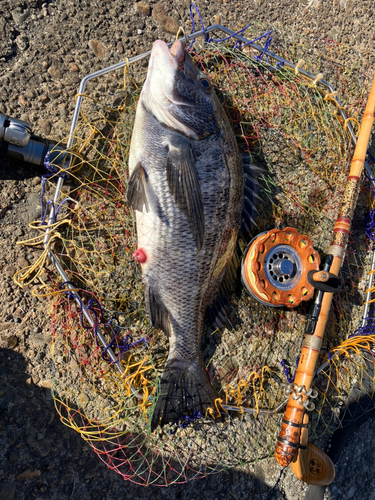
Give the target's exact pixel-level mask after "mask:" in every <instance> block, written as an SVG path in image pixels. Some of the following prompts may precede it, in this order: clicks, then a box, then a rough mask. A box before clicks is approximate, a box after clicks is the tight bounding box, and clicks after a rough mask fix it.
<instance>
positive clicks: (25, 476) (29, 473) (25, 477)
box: [17, 469, 42, 481]
mask: <svg viewBox="0 0 375 500" xmlns="http://www.w3.org/2000/svg"><path fill="white" fill-rule="evenodd" d="M41 475H42V473H41V472H40V470H31V469H27V470H25V472H22V474H20V475H19V476H18V477H17V479H19V480H20V481H31V480H32V479H36V478H37V477H40V476H41Z"/></svg>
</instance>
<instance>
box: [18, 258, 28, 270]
mask: <svg viewBox="0 0 375 500" xmlns="http://www.w3.org/2000/svg"><path fill="white" fill-rule="evenodd" d="M17 265H18V266H19V267H20V268H21V269H23V268H24V267H27V266H29V265H30V262H29V261H28V260H26V259H24V258H23V257H20V258H19V259H17Z"/></svg>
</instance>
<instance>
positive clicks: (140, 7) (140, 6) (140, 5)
mask: <svg viewBox="0 0 375 500" xmlns="http://www.w3.org/2000/svg"><path fill="white" fill-rule="evenodd" d="M135 8H136V9H137V11H138V12H142V14H144V15H145V16H149V15H150V14H151V7H150V4H148V3H147V2H137V3H136V4H135Z"/></svg>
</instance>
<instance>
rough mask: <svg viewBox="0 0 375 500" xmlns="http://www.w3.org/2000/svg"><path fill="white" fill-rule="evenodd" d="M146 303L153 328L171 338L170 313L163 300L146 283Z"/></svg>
mask: <svg viewBox="0 0 375 500" xmlns="http://www.w3.org/2000/svg"><path fill="white" fill-rule="evenodd" d="M145 302H146V309H147V312H148V316H149V319H150V322H151V325H152V326H153V328H159V329H160V330H163V332H164V333H165V334H166V335H167V336H168V337H169V336H170V335H171V333H172V328H171V322H170V318H169V313H168V311H167V309H166V308H165V306H164V304H163V303H162V302H161V300H160V299H159V298H158V297H157V296H156V295H155V294H154V292H153V290H152V288H151V287H150V285H149V284H148V283H145Z"/></svg>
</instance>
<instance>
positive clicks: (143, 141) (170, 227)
mask: <svg viewBox="0 0 375 500" xmlns="http://www.w3.org/2000/svg"><path fill="white" fill-rule="evenodd" d="M129 169H130V178H129V185H128V193H127V200H128V203H129V205H130V206H131V207H132V208H133V209H134V210H135V211H136V212H135V213H136V222H137V236H138V250H137V252H136V254H135V255H136V258H138V260H139V262H140V263H141V265H142V273H143V281H144V284H145V300H146V307H147V310H148V314H149V317H150V320H151V323H152V325H153V326H154V327H155V328H160V329H162V330H163V331H164V332H165V333H166V334H167V335H168V336H169V343H170V350H169V355H168V359H167V362H166V365H165V368H164V371H163V373H162V376H161V379H160V382H159V387H158V392H157V401H156V403H155V408H154V413H153V417H152V422H151V428H152V429H155V427H156V426H157V425H158V424H160V425H164V424H166V423H170V422H174V421H175V420H177V419H178V418H179V417H181V416H182V415H193V414H194V412H196V411H200V412H201V413H202V414H203V415H204V414H205V412H206V409H207V407H209V406H210V407H213V408H214V402H215V399H216V397H217V395H216V393H215V391H214V389H213V387H212V385H211V383H210V380H209V377H208V374H207V372H206V370H205V367H204V364H203V360H202V354H201V349H200V346H201V335H202V330H203V320H204V315H205V312H206V310H207V308H208V306H210V304H211V303H212V302H213V301H214V299H215V296H216V295H217V293H218V290H219V287H220V284H221V282H222V280H223V277H224V274H225V271H226V268H227V267H228V264H229V263H230V261H231V258H232V255H233V252H234V249H235V245H236V240H237V234H238V230H239V227H240V221H241V211H242V206H243V191H244V174H243V168H242V163H241V160H240V156H239V152H238V147H237V143H236V140H235V137H234V134H233V132H232V129H231V126H230V124H229V121H228V118H227V116H226V114H225V113H224V111H223V109H222V107H221V105H220V103H219V101H218V99H217V97H216V95H215V92H214V91H213V89H212V87H211V85H210V83H209V81H208V79H207V77H206V76H205V74H204V73H202V72H201V71H199V70H198V69H197V68H196V66H195V65H194V63H193V62H192V60H191V58H190V56H189V54H188V53H187V51H186V50H185V47H184V45H183V44H182V43H181V42H179V41H176V42H175V43H174V44H173V46H172V47H171V49H170V50H169V49H168V47H167V45H166V44H165V43H164V42H162V41H160V40H157V41H156V42H155V43H154V45H153V49H152V52H151V56H150V63H149V68H148V74H147V79H146V81H145V83H144V86H143V89H142V93H141V95H140V99H139V103H138V106H137V111H136V117H135V123H134V130H133V136H132V140H131V148H130V157H129Z"/></svg>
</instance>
